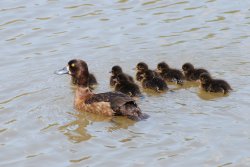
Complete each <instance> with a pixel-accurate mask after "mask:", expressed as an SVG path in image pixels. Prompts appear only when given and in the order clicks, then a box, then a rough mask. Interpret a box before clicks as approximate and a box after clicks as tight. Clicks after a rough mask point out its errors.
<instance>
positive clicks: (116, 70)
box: [110, 66, 122, 76]
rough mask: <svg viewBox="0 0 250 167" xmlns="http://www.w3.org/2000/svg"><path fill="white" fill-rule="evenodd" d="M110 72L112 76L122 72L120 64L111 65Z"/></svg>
mask: <svg viewBox="0 0 250 167" xmlns="http://www.w3.org/2000/svg"><path fill="white" fill-rule="evenodd" d="M110 73H111V74H112V75H113V76H117V75H118V74H121V73H122V68H121V67H120V66H113V67H112V69H111V71H110Z"/></svg>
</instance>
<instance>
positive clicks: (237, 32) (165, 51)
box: [0, 0, 250, 167]
mask: <svg viewBox="0 0 250 167" xmlns="http://www.w3.org/2000/svg"><path fill="white" fill-rule="evenodd" d="M0 18H1V19H0V36H1V40H0V47H1V52H0V57H1V61H0V74H1V77H0V94H1V96H0V152H1V156H0V166H4V167H7V166H118V165H119V166H249V165H250V151H249V150H250V124H249V118H250V113H249V106H250V102H249V97H250V93H249V92H250V86H249V84H250V72H249V71H250V61H249V58H250V56H249V55H250V49H249V48H250V47H249V46H250V45H249V44H250V38H249V37H250V33H249V29H250V1H247V0H241V1H228V0H201V1H196V0H187V1H186V0H185V1H184V0H178V1H174V0H169V1H164V0H152V1H150V0H149V1H142V0H141V1H132V0H131V1H129V0H117V1H114V0H112V1H111V0H110V1H96V0H74V1H60V0H36V1H24V0H18V1H17V0H13V1H7V0H2V1H1V2H0ZM73 58H80V59H84V60H85V61H86V62H87V63H88V64H89V68H90V71H91V72H93V73H95V75H96V77H97V79H98V81H99V83H100V84H99V86H98V88H97V89H96V92H105V91H109V90H111V89H110V88H109V86H108V82H109V81H108V80H109V73H108V72H109V71H110V69H111V67H112V66H113V65H116V64H119V65H121V66H122V67H123V68H124V70H125V71H126V72H127V73H129V74H131V75H134V74H135V71H133V70H132V69H133V68H134V67H135V65H136V64H137V63H138V62H139V61H145V62H146V63H148V64H149V66H150V68H152V69H153V68H155V67H156V64H157V63H158V62H160V61H166V62H167V63H168V64H169V65H170V66H171V67H175V68H180V67H181V65H182V64H183V63H185V62H192V63H194V64H195V65H196V66H197V67H204V68H206V69H208V70H209V71H210V72H211V73H212V75H213V76H214V77H216V78H224V79H226V80H227V81H228V82H229V83H230V84H231V85H232V87H233V89H234V91H233V92H232V93H231V94H230V95H229V96H227V97H222V96H220V95H214V94H208V93H204V92H202V91H200V89H199V87H197V86H192V85H187V86H185V87H184V88H178V87H177V88H176V86H175V85H170V87H171V88H172V89H175V91H174V92H167V93H166V94H161V95H159V96H155V95H152V94H146V93H144V95H145V97H144V98H143V99H140V100H139V101H138V104H139V105H140V107H141V109H142V110H143V111H144V112H145V113H147V114H149V115H150V116H151V117H150V119H148V120H147V121H141V122H138V123H135V122H133V121H130V120H128V119H125V118H114V119H111V118H107V117H102V116H97V115H92V114H89V113H80V112H78V111H76V110H75V109H74V108H73V96H74V87H73V86H72V85H71V84H70V78H69V77H68V76H56V75H54V74H53V72H54V71H55V70H56V69H59V68H61V67H63V66H65V65H66V63H67V62H68V60H70V59H73Z"/></svg>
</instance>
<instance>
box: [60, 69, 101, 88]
mask: <svg viewBox="0 0 250 167" xmlns="http://www.w3.org/2000/svg"><path fill="white" fill-rule="evenodd" d="M65 71H66V69H62V70H57V71H55V73H56V74H59V75H60V73H62V74H64V72H65ZM71 81H72V83H73V84H74V85H76V84H77V80H76V78H75V77H74V76H71ZM88 82H89V87H90V88H91V89H94V87H95V86H96V85H97V84H98V82H97V80H96V77H95V76H94V74H91V73H89V80H88Z"/></svg>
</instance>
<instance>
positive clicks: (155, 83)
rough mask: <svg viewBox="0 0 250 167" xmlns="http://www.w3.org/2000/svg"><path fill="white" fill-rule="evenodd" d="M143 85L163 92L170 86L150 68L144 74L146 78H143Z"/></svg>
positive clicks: (145, 87)
mask: <svg viewBox="0 0 250 167" xmlns="http://www.w3.org/2000/svg"><path fill="white" fill-rule="evenodd" d="M142 87H143V88H144V89H151V90H154V91H155V92H163V91H166V90H168V86H167V84H166V82H165V81H164V80H163V79H161V78H159V77H157V76H155V75H154V74H153V72H152V71H150V70H148V71H146V72H145V74H144V78H143V79H142Z"/></svg>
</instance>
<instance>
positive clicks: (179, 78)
mask: <svg viewBox="0 0 250 167" xmlns="http://www.w3.org/2000/svg"><path fill="white" fill-rule="evenodd" d="M157 71H158V72H159V75H160V76H161V77H162V78H163V79H164V80H165V81H168V82H176V83H177V84H179V85H182V84H183V80H184V78H185V77H184V75H183V74H182V72H181V71H180V70H177V69H173V68H170V67H169V66H168V64H167V63H165V62H160V63H159V64H158V65H157Z"/></svg>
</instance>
